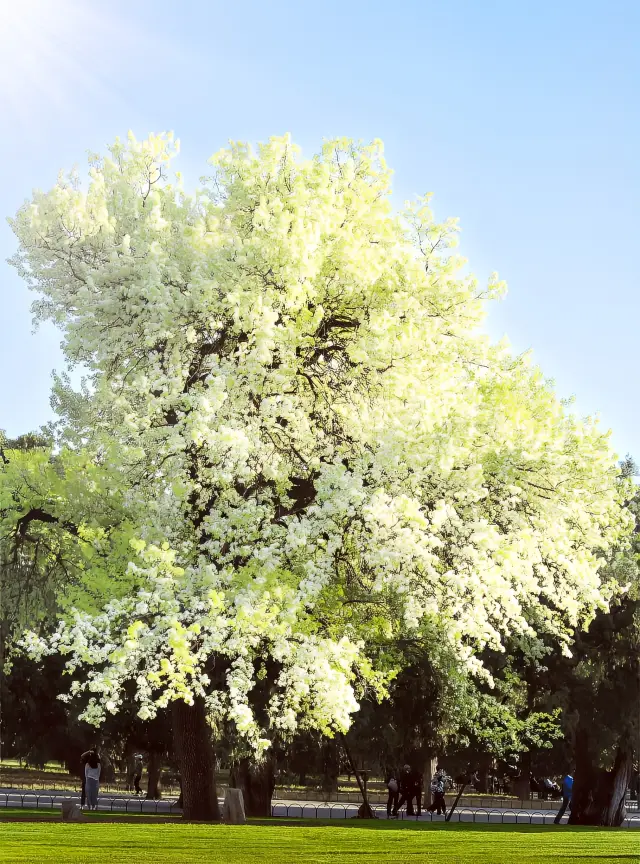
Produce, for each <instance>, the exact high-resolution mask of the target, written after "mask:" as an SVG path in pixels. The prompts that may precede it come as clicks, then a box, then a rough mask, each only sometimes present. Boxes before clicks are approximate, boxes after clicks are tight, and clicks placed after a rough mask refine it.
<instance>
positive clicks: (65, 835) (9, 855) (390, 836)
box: [0, 822, 640, 864]
mask: <svg viewBox="0 0 640 864" xmlns="http://www.w3.org/2000/svg"><path fill="white" fill-rule="evenodd" d="M639 853H640V834H639V833H637V832H636V831H624V830H618V831H616V830H613V831H606V830H600V831H598V830H595V829H588V828H585V829H567V828H566V827H559V828H545V827H537V826H517V827H516V826H510V825H495V826H468V825H442V824H440V825H433V826H421V825H411V826H409V825H402V826H399V825H397V824H392V825H388V824H385V823H384V822H382V823H374V824H363V823H359V824H355V823H353V822H345V823H342V824H340V825H336V824H335V823H334V824H331V825H325V824H318V823H313V824H310V823H309V822H301V823H300V824H299V825H245V826H225V825H188V824H181V825H171V824H169V825H167V824H163V825H135V824H129V825H116V824H112V825H104V824H103V825H100V824H84V825H70V824H62V823H44V822H43V823H37V822H32V823H9V822H5V823H2V824H0V861H11V862H14V861H15V862H25V861H29V862H48V861H49V862H54V861H55V862H56V864H58V862H59V864H63V862H73V864H80V862H82V864H84V862H87V864H89V862H91V864H94V862H108V864H119V862H125V861H126V862H127V864H129V862H131V861H148V862H153V864H155V862H162V864H189V862H194V861H207V862H213V864H216V862H220V864H222V862H224V864H253V862H256V864H260V862H269V864H325V862H358V864H361V862H362V864H380V862H389V864H390V862H393V864H397V862H425V864H426V862H429V864H431V862H437V864H445V862H446V864H452V862H453V864H455V862H471V864H473V862H476V864H511V862H517V864H534V862H535V864H541V862H544V864H548V862H563V864H578V862H579V864H587V862H592V861H593V862H596V861H601V862H607V864H613V862H625V864H630V862H638V861H640V857H639Z"/></svg>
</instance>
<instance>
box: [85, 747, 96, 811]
mask: <svg viewBox="0 0 640 864" xmlns="http://www.w3.org/2000/svg"><path fill="white" fill-rule="evenodd" d="M84 776H85V781H86V786H87V806H88V807H89V810H97V809H98V789H99V788H100V757H99V756H98V754H97V753H96V751H95V750H92V751H91V752H90V753H89V758H88V759H87V762H86V764H85V766H84Z"/></svg>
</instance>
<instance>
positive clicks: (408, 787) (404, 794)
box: [393, 765, 413, 816]
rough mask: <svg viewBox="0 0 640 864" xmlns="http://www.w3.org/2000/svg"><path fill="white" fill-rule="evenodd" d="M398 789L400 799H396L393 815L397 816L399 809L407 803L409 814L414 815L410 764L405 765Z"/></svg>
mask: <svg viewBox="0 0 640 864" xmlns="http://www.w3.org/2000/svg"><path fill="white" fill-rule="evenodd" d="M398 789H399V792H400V800H399V801H396V805H395V807H394V809H393V815H394V816H397V815H398V810H400V808H401V807H402V806H404V804H406V805H407V816H413V795H412V792H413V783H412V774H411V766H410V765H405V766H404V767H403V769H402V772H401V774H400V777H399V778H398Z"/></svg>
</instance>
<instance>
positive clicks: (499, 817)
mask: <svg viewBox="0 0 640 864" xmlns="http://www.w3.org/2000/svg"><path fill="white" fill-rule="evenodd" d="M65 800H67V801H68V800H71V801H74V802H75V803H78V804H79V803H80V795H79V794H77V793H76V794H73V795H68V794H64V793H63V792H56V791H54V790H52V791H51V792H50V793H45V794H39V793H38V792H34V791H26V792H25V791H24V790H15V789H13V790H5V791H2V792H0V811H1V810H2V809H3V808H14V809H36V810H52V809H56V808H58V807H60V805H61V804H62V802H63V801H65ZM631 803H634V802H631ZM220 804H222V801H220ZM358 809H359V804H356V803H353V804H350V803H345V804H342V803H340V802H328V803H322V802H320V801H315V802H308V801H299V802H296V803H291V802H289V801H287V800H283V799H280V800H278V799H276V800H274V802H273V804H272V807H271V815H272V816H273V817H275V818H281V819H328V820H332V819H354V818H356V817H357V815H358ZM371 809H372V810H373V812H374V814H375V816H376V817H378V818H381V819H386V818H387V808H386V806H385V805H381V804H374V805H372V807H371ZM98 811H99V812H102V813H113V814H119V815H128V814H136V815H149V816H177V815H180V814H181V813H182V809H181V808H178V806H177V799H175V798H174V799H169V798H164V799H158V800H152V799H146V798H142V797H139V796H135V797H131V796H123V795H110V794H101V795H99V796H98ZM556 813H557V811H556V810H547V809H537V808H532V807H528V808H526V809H521V810H519V809H515V808H513V807H508V808H499V807H467V806H462V807H460V806H459V807H458V808H456V810H455V811H454V812H453V814H452V816H451V821H452V822H470V823H475V824H503V825H506V824H513V825H550V824H552V823H553V821H554V819H555V817H556ZM567 818H568V814H567V815H565V817H564V818H563V822H564V823H566V821H567ZM398 819H399V820H400V821H403V822H418V821H419V822H443V821H444V819H445V817H444V816H438V815H436V814H435V813H431V812H429V811H428V810H426V811H423V812H422V813H421V814H420V816H416V815H409V814H407V813H406V811H401V812H400V813H399V814H398ZM623 827H624V828H640V813H638V812H637V810H635V811H633V810H628V812H627V816H626V818H625V820H624V822H623Z"/></svg>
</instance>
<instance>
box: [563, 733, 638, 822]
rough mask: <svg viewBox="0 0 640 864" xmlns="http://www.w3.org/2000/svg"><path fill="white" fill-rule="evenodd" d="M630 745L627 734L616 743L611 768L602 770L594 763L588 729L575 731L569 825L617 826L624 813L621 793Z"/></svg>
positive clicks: (629, 762) (626, 778)
mask: <svg viewBox="0 0 640 864" xmlns="http://www.w3.org/2000/svg"><path fill="white" fill-rule="evenodd" d="M632 759H633V748H632V745H631V739H630V737H629V736H624V737H623V738H622V740H621V741H620V743H619V744H618V751H617V753H616V759H615V762H614V765H613V768H612V769H611V770H610V771H605V770H604V769H603V768H598V767H597V766H596V765H595V764H594V760H593V756H592V753H591V751H590V748H589V738H588V733H587V732H586V731H585V730H584V729H579V730H578V733H577V735H576V776H575V782H574V786H573V796H572V799H571V815H570V816H569V824H570V825H605V826H610V827H618V826H619V825H622V823H623V821H624V819H625V816H626V809H625V803H624V799H625V793H626V791H627V787H628V785H629V781H630V780H631V774H632V771H633V761H632Z"/></svg>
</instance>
